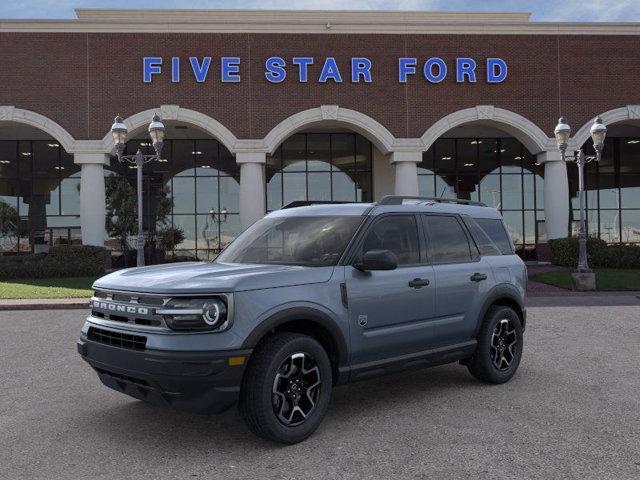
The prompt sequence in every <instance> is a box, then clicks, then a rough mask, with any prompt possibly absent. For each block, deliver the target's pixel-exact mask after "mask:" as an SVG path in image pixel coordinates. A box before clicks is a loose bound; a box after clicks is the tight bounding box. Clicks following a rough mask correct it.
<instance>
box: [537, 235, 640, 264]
mask: <svg viewBox="0 0 640 480" xmlns="http://www.w3.org/2000/svg"><path fill="white" fill-rule="evenodd" d="M549 245H550V247H551V263H553V264H554V265H560V266H563V267H575V266H577V264H578V248H579V247H578V239H577V238H559V239H555V240H550V241H549ZM587 260H588V261H589V266H591V267H609V268H640V247H639V246H635V245H607V242H605V241H604V240H600V239H599V238H593V237H588V238H587Z"/></svg>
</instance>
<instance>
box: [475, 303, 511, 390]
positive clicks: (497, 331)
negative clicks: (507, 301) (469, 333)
mask: <svg viewBox="0 0 640 480" xmlns="http://www.w3.org/2000/svg"><path fill="white" fill-rule="evenodd" d="M523 340H524V339H523V335H522V325H521V323H520V317H519V316H518V314H517V313H516V312H515V311H513V309H511V308H509V307H504V306H494V307H491V308H490V309H489V311H488V312H487V314H486V315H485V318H484V320H483V322H482V325H481V326H480V331H479V333H478V346H477V348H476V351H475V353H474V354H473V357H471V359H470V361H469V363H468V365H467V368H468V369H469V372H471V375H473V376H474V377H476V378H477V379H478V380H481V381H483V382H487V383H505V382H508V381H509V380H510V379H511V377H513V375H514V374H515V373H516V370H517V369H518V365H520V359H521V358H522V348H523Z"/></svg>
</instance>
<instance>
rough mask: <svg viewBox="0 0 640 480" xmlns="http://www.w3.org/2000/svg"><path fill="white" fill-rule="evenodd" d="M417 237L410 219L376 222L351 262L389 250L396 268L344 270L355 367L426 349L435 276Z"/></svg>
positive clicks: (413, 219) (388, 218)
mask: <svg viewBox="0 0 640 480" xmlns="http://www.w3.org/2000/svg"><path fill="white" fill-rule="evenodd" d="M418 232H419V229H418V225H417V220H416V217H415V216H414V215H395V214H394V215H385V216H381V217H380V218H377V219H376V220H375V221H374V223H373V224H372V225H371V226H370V228H369V229H368V230H367V231H366V232H365V234H364V238H363V241H362V242H361V243H360V246H359V247H358V253H357V254H356V255H355V258H356V260H357V259H359V258H361V256H362V254H363V253H364V252H367V251H369V250H377V249H385V250H390V251H391V252H393V253H394V254H395V255H396V256H397V257H398V268H396V269H395V270H388V271H371V272H361V271H360V270H358V269H356V268H354V267H353V266H347V267H346V269H345V277H346V278H345V282H346V286H347V295H348V299H349V300H348V301H349V315H350V322H351V326H350V331H351V350H352V358H351V362H352V364H353V365H354V366H364V365H363V364H367V363H369V362H373V361H376V360H383V359H386V358H391V357H396V356H399V355H403V354H408V353H413V352H418V351H421V350H425V349H426V347H425V343H426V337H428V334H429V331H430V329H429V323H430V322H429V321H430V319H431V318H432V317H433V316H434V309H435V293H434V292H435V289H434V287H433V281H434V273H433V267H431V266H430V265H427V264H426V258H425V255H424V253H425V252H424V249H423V244H421V242H420V240H419V238H420V235H419V233H418ZM354 263H356V262H354Z"/></svg>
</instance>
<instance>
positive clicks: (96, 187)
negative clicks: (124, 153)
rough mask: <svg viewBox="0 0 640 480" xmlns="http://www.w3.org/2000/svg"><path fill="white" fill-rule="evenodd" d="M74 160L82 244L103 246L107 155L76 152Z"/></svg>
mask: <svg viewBox="0 0 640 480" xmlns="http://www.w3.org/2000/svg"><path fill="white" fill-rule="evenodd" d="M74 162H75V163H77V164H79V165H80V168H81V171H80V227H81V231H82V244H83V245H98V246H101V247H102V246H104V240H105V238H106V233H105V226H104V222H105V215H106V204H105V195H104V169H103V167H104V165H105V164H108V163H109V156H108V155H105V154H103V153H76V154H74Z"/></svg>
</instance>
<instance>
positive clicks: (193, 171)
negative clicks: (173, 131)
mask: <svg viewBox="0 0 640 480" xmlns="http://www.w3.org/2000/svg"><path fill="white" fill-rule="evenodd" d="M138 148H140V149H141V150H142V152H143V153H145V154H149V153H152V148H153V147H152V146H151V145H150V144H149V142H148V141H146V140H131V141H130V142H128V143H127V148H126V151H127V152H133V153H135V151H136V150H137V149H138ZM162 157H163V160H162V161H154V162H150V163H148V164H146V165H145V166H144V169H143V193H144V194H143V198H144V217H145V230H149V228H148V227H147V226H148V225H153V228H152V229H151V230H152V238H153V240H154V241H155V246H156V248H157V249H158V250H162V252H164V254H165V255H168V256H170V257H171V256H174V257H179V258H182V259H201V260H202V259H203V260H211V259H213V258H215V256H216V255H217V254H218V253H219V252H220V250H221V249H222V248H224V246H225V245H226V244H227V243H228V240H225V236H221V234H220V230H221V229H222V230H224V231H226V232H227V234H226V237H227V238H229V237H231V236H235V235H237V234H239V233H240V224H239V221H238V220H237V219H238V215H239V211H240V201H239V196H240V184H239V180H240V170H239V168H238V166H237V164H236V161H235V158H234V157H233V155H231V153H230V152H229V151H228V150H227V149H226V148H225V147H224V146H223V145H221V144H220V143H219V142H218V141H216V140H213V139H198V140H187V139H180V140H171V139H169V140H165V145H164V148H163V151H162ZM135 175H136V170H135V169H130V168H128V166H127V165H122V164H120V163H119V162H118V160H117V159H115V158H113V159H112V161H111V166H110V167H109V170H105V177H107V181H121V180H122V179H124V180H126V181H127V182H128V184H129V185H130V187H131V189H130V192H131V193H132V194H135V181H136V178H135ZM107 192H109V189H107ZM107 196H109V195H107ZM107 204H109V198H107ZM130 207H131V208H132V210H131V212H129V214H130V215H134V216H135V215H136V214H137V212H136V205H135V202H133V203H132V204H131V205H130ZM113 218H114V219H115V220H117V216H114V217H113ZM171 229H178V230H180V231H181V232H182V235H183V236H184V240H182V241H181V242H180V243H179V244H177V245H175V246H174V248H173V249H170V250H169V251H164V249H161V247H160V246H159V242H161V240H162V238H163V236H164V237H166V238H171V235H170V232H171ZM133 240H134V238H133V237H132V238H130V239H129V240H128V244H129V247H130V248H134V245H133ZM119 243H120V242H119V240H118V239H110V240H108V242H107V245H109V246H110V247H111V248H114V249H115V250H119V249H121V246H120V245H119ZM160 260H161V257H160ZM160 260H157V261H160ZM151 261H156V260H153V259H152V260H151ZM129 263H130V262H129Z"/></svg>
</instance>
